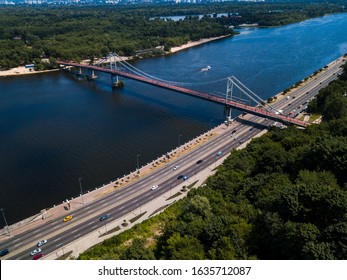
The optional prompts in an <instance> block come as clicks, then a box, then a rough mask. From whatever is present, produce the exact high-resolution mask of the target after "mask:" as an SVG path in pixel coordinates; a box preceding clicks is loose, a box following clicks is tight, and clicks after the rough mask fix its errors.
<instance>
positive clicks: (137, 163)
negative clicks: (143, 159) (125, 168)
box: [136, 155, 141, 173]
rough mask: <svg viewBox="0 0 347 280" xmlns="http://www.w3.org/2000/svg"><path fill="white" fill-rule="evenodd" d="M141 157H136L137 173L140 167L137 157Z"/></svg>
mask: <svg viewBox="0 0 347 280" xmlns="http://www.w3.org/2000/svg"><path fill="white" fill-rule="evenodd" d="M140 156H141V155H136V167H137V173H140V166H139V157H140Z"/></svg>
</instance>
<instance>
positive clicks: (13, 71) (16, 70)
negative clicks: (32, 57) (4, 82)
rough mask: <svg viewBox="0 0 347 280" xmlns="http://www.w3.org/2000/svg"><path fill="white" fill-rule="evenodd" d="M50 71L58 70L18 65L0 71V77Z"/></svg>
mask: <svg viewBox="0 0 347 280" xmlns="http://www.w3.org/2000/svg"><path fill="white" fill-rule="evenodd" d="M51 71H58V69H53V70H43V71H35V70H34V69H31V68H25V67H24V66H19V67H16V68H12V69H9V70H5V71H0V77H8V76H21V75H30V74H39V73H46V72H51Z"/></svg>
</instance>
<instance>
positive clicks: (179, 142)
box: [178, 134, 182, 154]
mask: <svg viewBox="0 0 347 280" xmlns="http://www.w3.org/2000/svg"><path fill="white" fill-rule="evenodd" d="M181 137H182V134H180V135H178V154H179V153H180V150H181V147H180V146H181Z"/></svg>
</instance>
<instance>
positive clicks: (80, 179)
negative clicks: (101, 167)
mask: <svg viewBox="0 0 347 280" xmlns="http://www.w3.org/2000/svg"><path fill="white" fill-rule="evenodd" d="M82 179H83V178H79V179H78V181H79V183H80V191H81V197H82V204H83V205H84V200H83V191H82V183H81V181H82Z"/></svg>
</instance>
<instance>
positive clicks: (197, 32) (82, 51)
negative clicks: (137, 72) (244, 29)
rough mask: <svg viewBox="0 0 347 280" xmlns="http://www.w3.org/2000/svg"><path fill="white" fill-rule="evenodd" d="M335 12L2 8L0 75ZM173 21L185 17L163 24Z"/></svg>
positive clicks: (309, 7)
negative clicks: (31, 65) (14, 69)
mask: <svg viewBox="0 0 347 280" xmlns="http://www.w3.org/2000/svg"><path fill="white" fill-rule="evenodd" d="M336 12H341V7H340V6H339V5H335V4H327V3H321V4H310V3H307V4H305V3H300V4H299V3H271V4H267V3H266V4H265V3H263V4H259V3H251V4H250V3H216V4H206V5H133V6H132V5H127V6H115V7H114V6H71V7H69V6H63V7H50V6H46V7H45V6H44V7H40V6H38V7H26V6H20V7H18V6H16V7H0V70H1V69H8V68H12V67H17V66H19V65H24V64H28V63H33V62H35V63H36V64H37V65H39V67H41V68H45V67H48V68H49V67H55V65H54V64H51V63H50V61H48V60H46V63H40V61H41V60H42V59H45V58H46V59H49V58H50V59H53V60H52V61H55V59H63V60H64V59H65V60H74V61H80V60H82V59H93V58H94V57H103V56H106V55H107V54H109V53H110V52H117V53H118V54H120V55H125V56H133V55H134V54H135V53H136V51H138V50H144V49H150V48H155V47H157V46H164V50H165V51H169V50H170V49H171V47H174V46H179V45H182V44H184V43H186V42H187V41H189V40H193V41H195V40H199V39H201V38H210V37H216V36H221V35H233V34H234V31H233V29H231V28H230V26H237V25H239V24H242V23H259V24H260V25H262V26H274V25H281V24H288V23H292V22H296V21H301V20H304V19H307V18H310V17H316V16H322V15H324V14H327V13H336ZM216 13H225V15H224V16H223V17H216ZM174 15H184V16H186V17H185V19H184V20H180V21H173V20H169V19H165V18H161V17H162V16H163V17H165V16H174ZM196 15H205V16H203V17H202V18H199V17H198V16H196ZM48 62H49V63H48Z"/></svg>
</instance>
